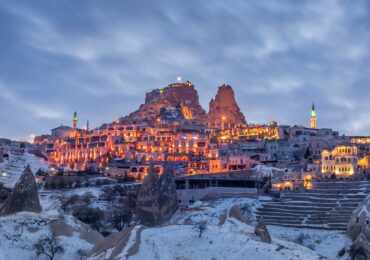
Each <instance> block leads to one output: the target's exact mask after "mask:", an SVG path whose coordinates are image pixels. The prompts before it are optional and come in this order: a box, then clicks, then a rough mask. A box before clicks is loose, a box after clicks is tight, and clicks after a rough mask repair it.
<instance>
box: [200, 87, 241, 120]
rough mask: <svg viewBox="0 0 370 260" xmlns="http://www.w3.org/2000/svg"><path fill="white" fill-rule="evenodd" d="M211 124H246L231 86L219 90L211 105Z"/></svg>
mask: <svg viewBox="0 0 370 260" xmlns="http://www.w3.org/2000/svg"><path fill="white" fill-rule="evenodd" d="M207 119H208V121H209V122H218V123H220V122H222V121H224V122H225V123H231V124H245V123H246V121H245V117H244V115H243V113H242V112H241V111H240V108H239V106H238V104H237V103H236V101H235V96H234V91H233V89H232V88H231V87H230V86H229V85H222V86H220V87H219V88H218V91H217V94H216V97H215V99H212V100H211V102H210V103H209V111H208V114H207Z"/></svg>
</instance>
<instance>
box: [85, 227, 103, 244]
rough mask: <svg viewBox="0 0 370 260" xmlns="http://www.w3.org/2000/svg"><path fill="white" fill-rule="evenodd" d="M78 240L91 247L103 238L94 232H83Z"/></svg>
mask: <svg viewBox="0 0 370 260" xmlns="http://www.w3.org/2000/svg"><path fill="white" fill-rule="evenodd" d="M80 238H81V239H83V240H85V241H86V242H88V243H90V244H93V245H96V244H98V243H100V242H101V241H103V240H104V237H103V236H102V235H101V234H100V233H99V232H98V231H95V230H85V231H83V232H82V233H81V235H80Z"/></svg>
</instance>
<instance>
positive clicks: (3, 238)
mask: <svg viewBox="0 0 370 260" xmlns="http://www.w3.org/2000/svg"><path fill="white" fill-rule="evenodd" d="M57 219H59V217H58V216H57V215H49V214H35V213H29V212H22V213H18V214H16V215H11V216H8V217H1V218H0V260H3V259H6V260H20V259H22V260H23V259H24V260H26V259H46V258H44V257H42V256H40V257H37V256H36V253H35V250H34V249H33V245H34V244H35V243H36V241H37V240H38V239H39V238H40V237H41V236H42V235H47V234H50V229H49V224H50V222H52V221H55V220H57ZM64 221H66V222H67V223H68V224H69V225H71V226H72V227H74V228H76V229H77V228H79V226H78V223H76V222H75V221H74V220H73V219H71V218H70V219H65V220H64ZM58 238H59V240H60V244H61V245H63V247H64V249H65V252H64V254H63V255H58V256H57V257H55V260H61V259H71V260H72V259H79V256H78V253H77V251H78V250H79V249H82V250H84V251H88V250H90V248H91V247H92V244H90V243H88V242H86V241H85V240H83V239H81V238H80V237H79V233H78V232H74V233H73V236H71V237H66V236H60V237H58Z"/></svg>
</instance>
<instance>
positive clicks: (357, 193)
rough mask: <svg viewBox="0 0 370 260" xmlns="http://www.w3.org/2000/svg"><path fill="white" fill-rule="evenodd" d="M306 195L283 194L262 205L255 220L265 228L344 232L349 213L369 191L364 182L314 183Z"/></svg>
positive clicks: (369, 185)
mask: <svg viewBox="0 0 370 260" xmlns="http://www.w3.org/2000/svg"><path fill="white" fill-rule="evenodd" d="M313 185H314V189H313V190H309V191H302V192H298V191H291V192H282V193H281V196H280V198H279V199H273V200H272V201H261V203H262V207H261V208H259V209H257V217H258V218H259V217H260V216H263V218H264V220H265V223H266V224H267V225H278V226H286V227H298V228H317V229H331V230H345V229H346V226H347V222H348V221H349V219H350V217H351V215H352V212H353V211H354V210H355V209H356V207H357V206H358V204H359V203H360V202H361V201H362V200H363V199H364V198H365V197H366V195H367V194H368V193H369V190H370V182H367V181H347V182H344V181H336V182H334V181H331V182H314V183H313Z"/></svg>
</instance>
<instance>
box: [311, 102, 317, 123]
mask: <svg viewBox="0 0 370 260" xmlns="http://www.w3.org/2000/svg"><path fill="white" fill-rule="evenodd" d="M311 128H313V129H315V128H316V109H315V103H312V109H311Z"/></svg>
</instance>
